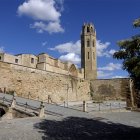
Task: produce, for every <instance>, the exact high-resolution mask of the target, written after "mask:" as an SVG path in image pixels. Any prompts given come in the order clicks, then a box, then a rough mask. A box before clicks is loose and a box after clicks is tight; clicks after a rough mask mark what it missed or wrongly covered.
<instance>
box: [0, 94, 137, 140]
mask: <svg viewBox="0 0 140 140" xmlns="http://www.w3.org/2000/svg"><path fill="white" fill-rule="evenodd" d="M0 96H2V94H0ZM6 96H7V97H8V95H6ZM8 98H11V97H10V96H9V97H8ZM17 101H18V102H22V103H23V102H29V101H28V99H21V98H19V97H18V98H17ZM30 105H32V106H35V107H38V105H40V102H39V101H31V102H30ZM45 106H46V109H47V110H48V114H47V116H46V117H45V118H42V119H40V118H37V117H30V118H22V119H13V120H5V121H1V122H0V140H93V139H95V140H125V139H127V140H139V139H140V138H139V136H140V135H139V134H140V113H138V112H110V113H84V112H81V111H77V110H73V109H69V108H64V107H60V106H57V105H50V104H45Z"/></svg>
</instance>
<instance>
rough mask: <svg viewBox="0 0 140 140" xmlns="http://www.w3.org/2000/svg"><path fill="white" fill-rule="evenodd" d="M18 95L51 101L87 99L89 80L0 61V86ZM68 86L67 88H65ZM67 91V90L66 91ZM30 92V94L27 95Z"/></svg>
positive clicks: (88, 96)
mask: <svg viewBox="0 0 140 140" xmlns="http://www.w3.org/2000/svg"><path fill="white" fill-rule="evenodd" d="M4 87H6V90H7V92H12V91H16V93H17V95H18V96H23V97H26V98H28V97H30V98H33V99H38V97H39V99H41V100H47V99H48V95H50V97H51V99H52V101H53V102H63V101H64V100H66V101H67V98H68V100H69V101H76V100H89V99H90V95H89V91H90V82H88V81H84V80H80V79H75V78H74V77H71V76H68V75H62V74H56V73H52V72H47V71H42V70H38V69H33V68H28V67H23V66H19V65H14V64H10V63H4V62H0V88H1V89H2V90H3V89H4ZM67 87H68V88H67ZM67 91H68V92H67ZM29 93H30V95H29Z"/></svg>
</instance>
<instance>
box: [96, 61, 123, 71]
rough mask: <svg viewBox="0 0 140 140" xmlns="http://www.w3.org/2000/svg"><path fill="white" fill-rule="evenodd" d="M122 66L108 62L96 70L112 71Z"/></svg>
mask: <svg viewBox="0 0 140 140" xmlns="http://www.w3.org/2000/svg"><path fill="white" fill-rule="evenodd" d="M121 68H122V65H121V64H119V63H116V64H114V63H109V64H108V65H106V66H105V67H99V68H98V70H106V71H114V70H120V69H121Z"/></svg>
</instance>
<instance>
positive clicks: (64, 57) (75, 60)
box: [59, 53, 81, 65]
mask: <svg viewBox="0 0 140 140" xmlns="http://www.w3.org/2000/svg"><path fill="white" fill-rule="evenodd" d="M59 59H60V60H62V61H67V62H71V63H73V64H76V65H77V64H79V63H80V62H81V58H80V56H79V55H76V54H75V53H68V54H66V55H61V56H60V57H59Z"/></svg>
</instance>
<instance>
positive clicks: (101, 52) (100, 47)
mask: <svg viewBox="0 0 140 140" xmlns="http://www.w3.org/2000/svg"><path fill="white" fill-rule="evenodd" d="M109 45H110V42H105V43H102V42H101V40H97V41H96V47H97V56H98V57H103V56H105V57H111V56H112V55H113V54H114V52H116V50H114V49H111V50H107V49H108V47H109Z"/></svg>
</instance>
